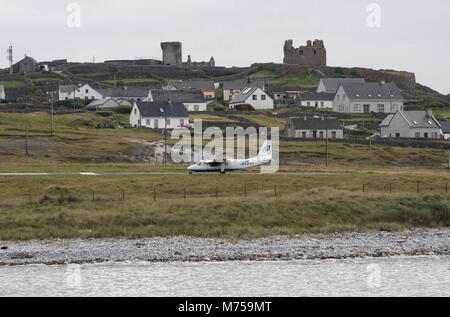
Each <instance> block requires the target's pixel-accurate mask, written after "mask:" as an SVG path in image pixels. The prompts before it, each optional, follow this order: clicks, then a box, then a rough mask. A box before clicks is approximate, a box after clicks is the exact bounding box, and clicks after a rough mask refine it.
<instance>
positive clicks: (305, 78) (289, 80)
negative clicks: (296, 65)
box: [273, 74, 319, 87]
mask: <svg viewBox="0 0 450 317" xmlns="http://www.w3.org/2000/svg"><path fill="white" fill-rule="evenodd" d="M273 83H274V84H277V85H279V86H289V87H293V86H301V87H317V85H318V84H319V77H317V76H316V75H307V74H302V75H286V76H283V77H280V78H278V79H276V80H274V81H273Z"/></svg>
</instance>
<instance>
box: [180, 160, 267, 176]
mask: <svg viewBox="0 0 450 317" xmlns="http://www.w3.org/2000/svg"><path fill="white" fill-rule="evenodd" d="M269 162H270V160H262V159H260V158H258V157H255V158H250V159H231V160H226V161H225V162H211V161H200V162H198V163H197V164H195V165H191V166H189V167H188V170H189V171H190V172H197V173H202V172H203V173H206V172H222V173H223V172H231V171H237V170H241V169H246V168H250V167H254V166H260V165H264V164H267V163H269Z"/></svg>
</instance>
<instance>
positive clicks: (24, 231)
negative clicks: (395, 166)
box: [0, 170, 450, 240]
mask: <svg viewBox="0 0 450 317" xmlns="http://www.w3.org/2000/svg"><path fill="white" fill-rule="evenodd" d="M449 180H450V178H449V177H448V174H447V173H441V172H434V171H424V170H418V171H404V170H403V171H402V170H394V171H392V170H379V171H377V172H355V171H353V172H350V171H347V172H346V171H343V170H341V171H340V173H339V174H336V175H320V176H319V175H310V176H292V175H282V174H277V175H243V174H233V175H231V174H230V175H177V176H103V177H99V176H97V177H94V176H45V177H23V176H22V177H17V176H14V177H13V176H9V177H0V186H1V188H2V189H3V190H2V192H1V193H0V228H1V230H0V240H26V239H32V238H41V239H46V238H55V237H58V238H75V237H82V238H102V237H126V238H138V237H152V236H173V235H188V236H199V237H226V238H245V237H262V236H269V235H274V234H281V235H294V234H301V233H318V232H335V231H346V230H400V229H404V228H408V227H441V226H449V225H450V212H449V205H450V196H449V195H448V193H446V190H445V184H446V183H447V182H449ZM417 182H419V193H418V192H417ZM363 184H364V185H365V186H364V192H363ZM275 186H276V189H275ZM216 188H217V198H216ZM244 188H245V189H244ZM390 188H391V189H392V191H391V192H390ZM184 190H186V199H185V198H184ZM275 192H276V195H275ZM155 193H156V200H155V196H154V194H155ZM29 195H31V196H29ZM30 197H31V203H30Z"/></svg>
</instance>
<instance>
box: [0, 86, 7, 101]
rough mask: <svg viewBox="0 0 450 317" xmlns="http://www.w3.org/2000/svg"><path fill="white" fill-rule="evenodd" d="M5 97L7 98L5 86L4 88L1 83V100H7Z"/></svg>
mask: <svg viewBox="0 0 450 317" xmlns="http://www.w3.org/2000/svg"><path fill="white" fill-rule="evenodd" d="M5 99H6V95H5V88H3V86H2V85H0V100H5Z"/></svg>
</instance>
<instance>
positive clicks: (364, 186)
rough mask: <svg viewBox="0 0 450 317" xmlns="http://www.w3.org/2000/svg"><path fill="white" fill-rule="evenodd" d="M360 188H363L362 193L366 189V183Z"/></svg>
mask: <svg viewBox="0 0 450 317" xmlns="http://www.w3.org/2000/svg"><path fill="white" fill-rule="evenodd" d="M362 190H363V193H364V192H365V191H366V184H363V188H362Z"/></svg>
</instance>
